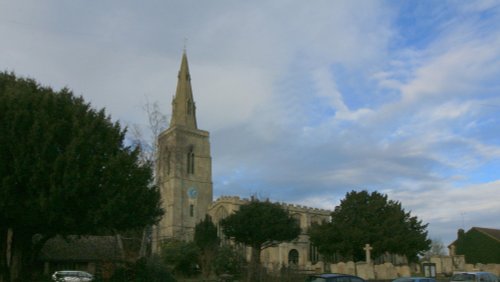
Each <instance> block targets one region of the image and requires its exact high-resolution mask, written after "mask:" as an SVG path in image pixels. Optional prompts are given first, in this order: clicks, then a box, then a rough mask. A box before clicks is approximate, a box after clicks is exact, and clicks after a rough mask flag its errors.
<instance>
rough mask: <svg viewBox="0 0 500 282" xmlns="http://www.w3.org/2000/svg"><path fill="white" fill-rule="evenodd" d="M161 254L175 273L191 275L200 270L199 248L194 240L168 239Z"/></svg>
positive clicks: (162, 247)
mask: <svg viewBox="0 0 500 282" xmlns="http://www.w3.org/2000/svg"><path fill="white" fill-rule="evenodd" d="M161 256H162V258H163V261H164V262H165V263H166V264H167V266H168V267H169V269H170V271H171V272H172V273H174V274H182V275H186V276H190V275H194V274H196V273H197V272H198V257H199V249H198V247H197V246H196V244H195V243H194V242H184V241H180V240H176V239H171V240H166V241H164V242H163V243H162V246H161Z"/></svg>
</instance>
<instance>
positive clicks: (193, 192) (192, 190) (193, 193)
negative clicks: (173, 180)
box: [187, 187, 198, 199]
mask: <svg viewBox="0 0 500 282" xmlns="http://www.w3.org/2000/svg"><path fill="white" fill-rule="evenodd" d="M187 194H188V196H189V198H191V199H194V198H196V196H198V191H196V188H194V187H191V188H189V189H188V191H187Z"/></svg>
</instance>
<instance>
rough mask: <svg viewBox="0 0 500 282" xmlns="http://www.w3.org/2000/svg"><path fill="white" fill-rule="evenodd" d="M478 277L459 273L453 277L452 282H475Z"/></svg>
mask: <svg viewBox="0 0 500 282" xmlns="http://www.w3.org/2000/svg"><path fill="white" fill-rule="evenodd" d="M475 280H476V277H475V275H474V274H469V273H458V274H454V275H453V276H452V277H451V281H475Z"/></svg>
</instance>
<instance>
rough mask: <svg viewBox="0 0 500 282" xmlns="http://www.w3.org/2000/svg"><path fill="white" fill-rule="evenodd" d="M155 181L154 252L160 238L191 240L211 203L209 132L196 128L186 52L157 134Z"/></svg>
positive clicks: (156, 249)
mask: <svg viewBox="0 0 500 282" xmlns="http://www.w3.org/2000/svg"><path fill="white" fill-rule="evenodd" d="M157 181H158V182H157V183H158V186H159V188H160V192H161V198H162V205H163V209H164V211H165V214H164V215H163V218H162V219H161V221H160V222H159V224H158V225H157V226H156V227H155V229H154V231H153V251H159V243H160V242H161V240H164V239H169V238H176V239H181V240H188V241H189V240H192V239H193V234H194V227H195V225H196V224H197V223H198V222H199V221H201V220H202V219H204V218H205V215H206V214H207V211H208V207H209V205H210V204H211V203H212V195H213V192H212V159H211V156H210V142H209V133H208V132H207V131H204V130H200V129H198V126H197V123H196V106H195V102H194V99H193V93H192V90H191V77H190V74H189V67H188V61H187V56H186V52H185V51H184V53H183V54H182V62H181V67H180V70H179V75H178V82H177V90H176V92H175V97H174V98H173V101H172V116H171V120H170V126H169V128H168V129H167V130H165V131H164V132H162V133H161V134H160V135H159V136H158V163H157Z"/></svg>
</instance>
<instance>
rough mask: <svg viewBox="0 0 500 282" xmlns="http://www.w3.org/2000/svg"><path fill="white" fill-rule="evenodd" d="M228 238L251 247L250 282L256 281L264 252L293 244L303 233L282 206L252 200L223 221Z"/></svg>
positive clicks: (221, 223)
mask: <svg viewBox="0 0 500 282" xmlns="http://www.w3.org/2000/svg"><path fill="white" fill-rule="evenodd" d="M220 225H221V226H222V228H223V232H224V234H225V235H226V236H228V237H229V238H231V239H233V240H234V241H236V242H238V243H243V244H245V245H247V246H249V247H251V248H252V255H251V261H250V266H251V268H250V273H249V274H250V275H249V279H250V280H249V281H257V280H258V279H253V278H255V277H254V275H256V274H257V273H256V272H257V270H258V268H259V266H260V253H261V251H262V250H264V249H266V248H268V247H272V246H276V245H278V244H279V243H281V242H287V241H291V240H293V239H295V238H297V237H298V236H299V234H300V226H299V223H298V222H297V221H296V220H295V219H294V218H293V217H291V216H290V215H289V214H288V212H287V211H286V210H284V209H283V208H282V207H281V206H280V205H279V204H277V203H271V202H269V201H265V202H261V201H258V200H252V201H250V202H249V203H248V204H246V205H242V206H241V207H240V209H239V210H238V211H236V212H235V213H233V214H231V215H230V216H228V217H226V218H225V219H223V220H221V222H220Z"/></svg>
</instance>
